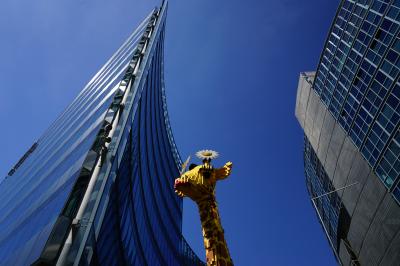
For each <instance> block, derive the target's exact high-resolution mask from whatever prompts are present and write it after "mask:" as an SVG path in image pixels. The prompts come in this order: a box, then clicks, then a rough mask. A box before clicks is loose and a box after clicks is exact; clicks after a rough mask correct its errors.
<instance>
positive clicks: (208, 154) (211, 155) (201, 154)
mask: <svg viewBox="0 0 400 266" xmlns="http://www.w3.org/2000/svg"><path fill="white" fill-rule="evenodd" d="M196 156H197V158H199V159H202V160H204V159H209V160H212V159H215V158H217V157H218V156H219V153H218V152H216V151H213V150H201V151H198V152H196Z"/></svg>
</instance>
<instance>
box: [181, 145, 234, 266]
mask: <svg viewBox="0 0 400 266" xmlns="http://www.w3.org/2000/svg"><path fill="white" fill-rule="evenodd" d="M196 155H197V157H199V158H200V159H203V164H202V165H198V166H196V165H191V166H192V167H189V171H187V172H185V173H183V174H181V176H180V177H179V178H177V179H175V185H174V187H175V192H176V193H177V194H178V196H180V197H189V198H190V199H192V200H193V201H194V202H195V203H196V204H197V206H198V209H199V213H200V220H201V226H202V231H203V238H204V247H205V249H206V261H207V266H233V262H232V259H231V257H230V254H229V250H228V246H227V244H226V241H225V237H224V230H223V229H222V226H221V219H220V217H219V212H218V206H217V202H216V199H215V185H216V182H217V181H219V180H222V179H225V178H227V177H228V176H229V175H230V173H231V169H232V163H231V162H228V163H226V164H225V165H224V166H223V167H222V168H219V169H214V168H213V167H212V165H211V159H214V158H216V157H217V156H218V153H217V152H215V151H211V150H203V151H199V152H197V154H196ZM186 163H187V162H186ZM186 163H185V164H186ZM185 167H186V165H185V166H184V167H183V168H185ZM191 168H192V169H191ZM183 170H184V169H183ZM182 172H183V171H182Z"/></svg>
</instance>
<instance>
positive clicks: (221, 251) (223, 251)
mask: <svg viewBox="0 0 400 266" xmlns="http://www.w3.org/2000/svg"><path fill="white" fill-rule="evenodd" d="M218 251H219V252H218V253H219V254H220V255H221V256H222V257H224V258H227V257H228V250H227V248H226V247H225V245H224V244H222V243H219V244H218Z"/></svg>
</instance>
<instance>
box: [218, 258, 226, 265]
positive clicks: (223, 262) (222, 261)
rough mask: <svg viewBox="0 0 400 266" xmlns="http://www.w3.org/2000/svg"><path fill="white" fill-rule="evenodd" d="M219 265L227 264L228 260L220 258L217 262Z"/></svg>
mask: <svg viewBox="0 0 400 266" xmlns="http://www.w3.org/2000/svg"><path fill="white" fill-rule="evenodd" d="M217 265H218V266H226V262H225V261H224V260H221V259H220V260H219V261H218V264H217Z"/></svg>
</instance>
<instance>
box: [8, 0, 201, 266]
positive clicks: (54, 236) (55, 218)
mask: <svg viewBox="0 0 400 266" xmlns="http://www.w3.org/2000/svg"><path fill="white" fill-rule="evenodd" d="M166 9H167V2H166V1H165V2H163V5H162V7H161V8H160V9H155V10H153V11H152V12H151V13H150V14H149V16H148V17H147V18H146V19H145V20H144V21H143V22H142V23H141V24H140V25H139V26H138V28H137V29H136V30H135V31H134V32H133V33H132V35H131V36H130V37H129V38H128V39H127V41H126V42H125V43H124V44H123V45H122V46H121V47H120V48H119V50H118V51H117V52H116V53H115V54H114V55H113V56H112V57H111V58H110V60H109V61H108V62H107V63H106V64H105V65H104V66H103V68H102V69H100V71H99V72H98V73H97V74H96V75H95V76H94V77H93V78H92V80H91V81H90V82H89V83H88V84H87V85H86V87H85V88H84V89H83V90H82V92H81V93H80V94H79V95H78V96H77V98H76V99H75V100H74V101H73V103H72V104H71V105H69V106H68V108H67V109H66V110H65V111H64V112H63V113H62V114H61V115H60V117H59V118H58V119H57V120H56V121H55V122H54V123H53V124H52V125H51V127H50V128H49V129H48V130H47V131H46V132H45V133H44V135H43V136H42V137H41V138H40V139H38V140H37V141H36V142H35V143H34V144H33V145H32V147H31V148H30V149H29V150H28V152H26V154H25V155H24V156H23V157H22V158H21V159H20V160H19V161H18V162H17V164H16V165H15V166H14V167H13V168H12V169H11V170H10V172H9V173H8V176H7V177H6V178H5V179H4V180H3V181H2V183H1V184H0V265H30V264H34V265H55V264H57V265H72V264H74V265H202V264H203V263H202V262H201V261H200V260H199V259H198V258H197V257H196V255H195V254H194V253H193V251H192V250H191V249H190V247H189V246H188V245H187V244H186V242H185V240H184V239H183V237H182V234H181V229H182V199H180V198H178V197H177V196H175V193H174V190H173V181H174V179H175V178H176V177H177V176H179V170H178V169H179V168H180V166H181V159H180V157H179V153H178V151H177V148H176V146H175V144H174V140H173V137H172V134H171V129H170V126H169V121H168V114H167V109H166V99H165V87H164V72H163V69H164V66H163V64H164V63H163V55H164V49H163V48H164V36H165V20H166Z"/></svg>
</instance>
